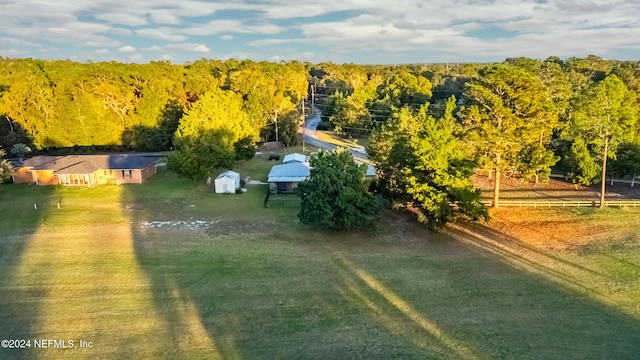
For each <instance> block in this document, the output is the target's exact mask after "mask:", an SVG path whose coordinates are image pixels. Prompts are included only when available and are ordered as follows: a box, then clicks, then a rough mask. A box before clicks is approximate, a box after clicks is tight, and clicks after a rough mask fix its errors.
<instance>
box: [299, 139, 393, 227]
mask: <svg viewBox="0 0 640 360" xmlns="http://www.w3.org/2000/svg"><path fill="white" fill-rule="evenodd" d="M310 165H311V172H310V176H309V180H306V181H303V182H301V183H300V184H299V185H298V188H297V191H296V193H297V194H298V196H299V197H300V198H301V200H302V202H301V204H300V211H299V212H298V218H299V219H300V221H301V222H302V223H304V224H316V225H320V226H323V227H328V228H331V229H351V228H363V227H367V226H369V225H370V224H371V223H373V221H374V220H375V219H376V218H377V216H378V214H379V212H380V210H381V207H380V204H379V202H378V200H377V199H376V198H375V197H374V196H373V194H371V193H370V192H369V191H368V188H369V183H368V181H367V180H366V178H365V175H366V171H367V166H366V165H364V164H360V165H358V164H356V162H355V161H354V160H353V157H352V155H351V153H350V152H349V151H347V150H344V149H342V148H339V149H338V150H336V151H333V152H327V151H322V150H321V151H320V152H319V153H318V155H317V156H315V157H312V158H311V160H310Z"/></svg>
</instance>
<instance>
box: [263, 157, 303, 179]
mask: <svg viewBox="0 0 640 360" xmlns="http://www.w3.org/2000/svg"><path fill="white" fill-rule="evenodd" d="M310 170H311V168H310V167H309V163H308V162H290V163H287V164H280V165H274V166H273V167H272V168H271V171H270V172H269V180H268V181H269V182H300V181H304V180H306V179H308V178H309V172H310Z"/></svg>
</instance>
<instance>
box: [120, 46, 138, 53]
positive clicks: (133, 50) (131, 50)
mask: <svg viewBox="0 0 640 360" xmlns="http://www.w3.org/2000/svg"><path fill="white" fill-rule="evenodd" d="M118 51H120V52H127V53H129V52H135V51H136V48H134V47H133V46H131V45H126V46H123V47H121V48H120V49H118Z"/></svg>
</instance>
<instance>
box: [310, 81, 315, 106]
mask: <svg viewBox="0 0 640 360" xmlns="http://www.w3.org/2000/svg"><path fill="white" fill-rule="evenodd" d="M315 101H316V84H311V111H313V107H314V106H315V105H316V103H315Z"/></svg>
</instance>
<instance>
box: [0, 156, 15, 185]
mask: <svg viewBox="0 0 640 360" xmlns="http://www.w3.org/2000/svg"><path fill="white" fill-rule="evenodd" d="M5 155H6V153H5V151H4V149H3V148H1V147H0V184H2V183H5V182H7V181H9V179H11V174H13V167H12V166H11V163H10V162H9V161H8V160H6V159H3V157H4V156H5Z"/></svg>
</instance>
